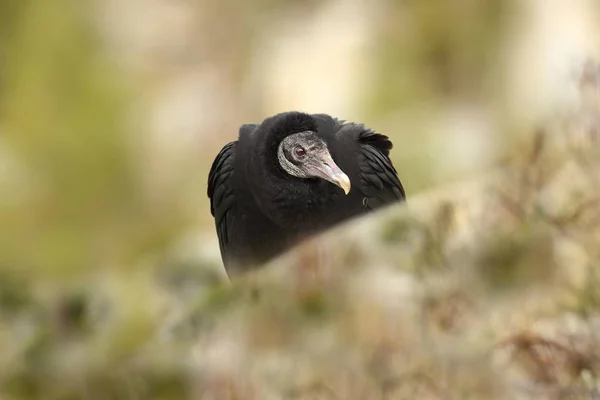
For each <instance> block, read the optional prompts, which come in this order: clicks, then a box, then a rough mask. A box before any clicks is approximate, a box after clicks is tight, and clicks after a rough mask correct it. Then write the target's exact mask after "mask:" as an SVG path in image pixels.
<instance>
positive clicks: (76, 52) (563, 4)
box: [0, 0, 600, 399]
mask: <svg viewBox="0 0 600 400" xmlns="http://www.w3.org/2000/svg"><path fill="white" fill-rule="evenodd" d="M599 37H600V5H599V3H598V2H597V1H596V0H511V1H507V0H487V1H475V0H453V1H450V0H404V1H400V0H369V1H367V0H324V1H317V0H294V1H283V0H252V1H251V0H245V1H240V0H168V1H167V0H104V1H102V0H54V1H48V0H20V1H13V2H2V3H0V49H1V50H2V51H1V52H0V226H1V227H2V229H0V320H1V321H0V322H1V323H0V395H2V394H3V393H4V391H5V390H8V392H10V393H17V392H18V393H25V392H27V390H31V391H30V392H27V393H35V391H33V389H31V388H32V387H34V386H35V384H38V385H39V386H37V387H38V389H39V388H44V387H45V386H44V385H45V384H46V385H48V386H49V387H50V386H52V385H53V384H55V385H58V384H56V382H59V383H60V385H58V386H60V387H58V388H57V386H53V387H54V389H56V390H57V391H58V392H57V393H59V392H60V391H61V390H63V389H64V390H70V389H69V388H71V386H68V385H63V383H64V382H72V381H70V380H69V379H66V378H65V377H66V376H71V374H72V373H75V372H77V370H78V368H79V367H81V368H80V369H79V372H81V374H82V375H85V374H86V373H88V372H90V371H92V372H90V374H92V375H93V373H97V372H98V371H101V372H106V371H109V372H110V371H111V370H112V368H114V367H115V366H120V362H119V361H120V360H121V357H124V358H126V356H128V355H129V356H131V355H132V354H137V353H136V352H137V351H138V350H139V349H140V348H142V347H143V346H144V344H145V343H146V340H149V339H148V338H155V336H158V337H161V336H160V335H161V334H162V325H161V324H162V322H164V321H163V320H162V317H163V316H164V315H165V313H166V312H165V311H164V310H165V308H168V306H169V305H172V304H171V303H170V300H166V299H170V297H169V296H168V295H166V294H165V291H166V290H164V287H163V286H165V285H163V284H164V283H167V286H168V285H171V286H173V287H175V289H176V290H175V292H177V293H178V294H179V293H180V292H181V293H183V292H185V293H186V295H187V294H189V293H188V292H191V293H192V294H193V293H197V292H198V287H199V286H202V285H203V284H204V283H205V282H208V283H211V282H213V281H212V279H213V278H214V277H213V276H212V275H210V274H209V273H207V274H206V275H203V274H204V272H205V270H212V271H215V270H217V271H220V272H222V266H221V264H220V256H219V249H218V244H217V240H216V234H215V232H214V227H213V220H212V216H211V215H210V211H209V205H208V199H207V197H206V180H207V174H208V170H209V168H210V165H211V163H212V161H213V159H214V157H215V155H216V154H217V153H218V151H219V150H220V149H221V147H222V146H223V145H225V144H226V143H227V142H229V141H231V140H234V139H235V138H236V137H237V131H238V128H239V126H240V125H241V124H243V123H248V122H260V121H262V120H263V119H264V118H265V117H267V116H270V115H272V114H275V113H278V112H282V111H289V110H300V111H307V112H318V113H329V114H331V115H333V116H335V117H338V118H341V119H345V120H351V121H357V122H362V123H365V124H366V125H367V126H369V127H370V128H372V129H374V130H376V131H379V132H381V133H384V134H386V135H389V136H390V137H391V138H392V139H393V142H394V144H395V147H394V150H393V151H392V159H393V161H394V164H395V165H396V167H397V169H398V172H399V175H400V178H401V180H402V182H403V183H404V185H405V188H406V191H407V195H408V199H409V201H410V199H411V198H412V197H413V196H416V195H417V194H419V193H425V192H426V191H427V190H429V189H433V188H436V187H439V186H440V185H445V184H448V183H449V182H454V181H457V180H460V179H462V178H465V177H471V176H474V175H478V174H480V173H481V172H482V171H484V170H485V169H486V168H488V167H491V166H492V165H494V164H496V163H498V162H500V161H501V160H503V159H504V158H505V156H506V155H507V152H509V151H512V150H513V149H514V148H516V147H515V146H513V144H514V142H515V141H516V140H517V139H518V138H519V137H520V136H521V135H523V134H524V133H525V132H530V131H532V130H535V127H536V126H537V124H538V122H539V121H542V120H547V118H549V117H552V116H555V115H558V114H563V113H567V112H568V111H569V110H572V109H576V108H577V107H578V102H579V100H580V99H579V97H578V94H577V90H576V82H577V76H579V74H580V73H581V70H582V67H583V63H584V61H585V60H586V59H588V58H589V57H592V58H594V57H596V59H597V58H598V57H599V56H600V54H598V49H600V47H599V45H600V41H599ZM156 272H158V274H155V273H156ZM156 276H158V277H159V279H158V281H159V283H156V280H155V278H156ZM171 286H169V287H171ZM104 295H106V296H107V297H108V298H109V299H111V300H112V302H109V303H110V304H111V306H110V307H108V308H109V309H110V310H112V311H114V312H115V315H116V317H115V318H114V319H111V321H112V322H108V323H107V322H105V320H103V319H102V318H98V319H97V320H96V319H94V318H96V317H98V316H99V315H100V316H102V315H104V314H102V313H103V312H105V311H106V310H105V309H104V308H102V307H100V308H99V309H98V310H96V309H93V307H92V309H93V312H92V317H90V318H91V320H94V321H102V322H101V323H98V324H99V325H100V328H98V327H96V328H98V330H93V331H92V332H93V333H89V332H88V333H81V332H80V331H79V330H77V329H74V328H73V326H72V325H70V324H73V323H74V322H73V321H79V322H80V318H79V316H80V315H82V313H83V312H82V311H81V310H80V308H77V307H79V305H80V304H88V303H87V301H88V300H89V301H90V303H91V304H95V303H94V301H95V300H96V297H102V296H104ZM218 295H219V292H218V289H217V294H216V295H215V297H217V298H218ZM80 296H81V297H80ZM182 297H185V296H182ZM80 298H82V299H84V300H82V301H81V303H80V302H79V299H80ZM178 304H179V303H178ZM179 306H181V304H179ZM72 307H73V308H72ZM81 307H83V306H81ZM86 307H87V306H86ZM111 307H113V308H111ZM181 307H182V308H185V307H186V304H185V302H184V305H183V306H181ZM174 308H175V309H177V307H174ZM86 310H87V308H86ZM115 310H116V311H115ZM86 312H87V311H86ZM109 314H110V313H109ZM85 315H87V314H85ZM110 315H112V314H110ZM86 321H87V320H86ZM79 322H78V323H79ZM88 322H89V321H88ZM90 324H91V323H90ZM83 325H84V326H83V328H82V331H85V329H84V328H85V327H86V326H87V325H85V324H83ZM79 328H80V327H78V329H79ZM73 331H77V334H81V335H82V336H81V337H80V336H77V338H78V339H74V341H73V342H71V341H70V340H71V339H72V336H69V335H71V334H72V332H73ZM85 332H87V331H85ZM157 332H158V333H157ZM86 335H87V336H86ZM65 338H66V339H65ZM81 338H83V339H81ZM78 340H80V341H78ZM72 343H75V344H74V345H72ZM161 343H162V342H161ZM78 345H81V347H78ZM49 354H50V355H51V356H56V355H58V360H59V361H60V362H63V364H60V363H59V364H60V365H62V366H63V367H64V370H63V369H57V368H53V366H55V364H48V365H50V366H51V367H48V368H47V369H43V365H45V364H43V363H41V362H40V359H43V360H46V358H44V357H46V356H48V355H49ZM123 354H125V356H124V355H123ZM165 354H167V355H169V354H170V353H169V352H165V353H161V352H159V351H158V352H156V354H154V355H155V356H156V357H157V358H160V357H161V356H162V355H165ZM36 357H40V358H39V359H38V358H36ZM61 357H65V359H63V358H61ZM50 358H52V357H50ZM53 360H54V359H53ZM65 360H66V362H65ZM54 361H55V360H54ZM157 363H158V361H157ZM149 365H150V364H149ZM152 365H153V364H152ZM87 368H89V369H87ZM55 370H56V371H59V372H56V373H57V374H58V375H60V374H62V373H64V376H62V375H60V378H59V379H55V378H54V377H53V376H52V375H51V374H50V375H44V374H47V373H48V371H55ZM40 371H42V372H40ZM65 371H66V372H65ZM19 374H22V375H19ZM99 374H100V375H101V373H99ZM48 376H49V378H48ZM86 376H87V375H86ZM94 376H95V375H94ZM32 377H33V378H32ZM32 379H33V381H35V382H34V383H35V384H34V383H32V381H31V380H32ZM36 379H39V382H38V381H36ZM44 379H46V380H44ZM60 379H63V381H61V380H60ZM36 382H37V383H36ZM73 385H75V384H74V383H73ZM63 386H64V387H63ZM115 386H117V385H115ZM98 387H100V388H107V387H112V386H111V385H106V384H104V385H103V384H102V383H101V384H99V385H98ZM7 388H8V389H7ZM9 389H10V390H9ZM80 389H81V388H80V387H77V388H76V389H74V390H76V391H79V390H80ZM19 390H20V392H19ZM39 390H40V392H39V393H44V394H46V397H45V398H61V399H64V398H71V397H61V396H60V395H56V396H54V397H52V396H50V394H49V392H47V391H45V389H39ZM52 393H54V392H52ZM78 393H79V392H78ZM0 397H1V396H0ZM25 397H27V396H25ZM10 398H12V397H10ZM30 398H39V397H36V396H31V397H30ZM90 398H92V397H90Z"/></svg>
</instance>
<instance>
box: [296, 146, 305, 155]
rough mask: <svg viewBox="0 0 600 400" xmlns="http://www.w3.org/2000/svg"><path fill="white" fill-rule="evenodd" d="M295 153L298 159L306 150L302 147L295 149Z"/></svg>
mask: <svg viewBox="0 0 600 400" xmlns="http://www.w3.org/2000/svg"><path fill="white" fill-rule="evenodd" d="M295 151H296V155H297V156H298V157H302V156H303V155H305V154H306V150H304V149H303V148H302V147H297V148H296V150H295Z"/></svg>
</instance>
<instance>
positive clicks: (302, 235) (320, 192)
mask: <svg viewBox="0 0 600 400" xmlns="http://www.w3.org/2000/svg"><path fill="white" fill-rule="evenodd" d="M391 149H392V142H391V141H390V140H389V138H388V137H387V136H385V135H382V134H379V133H376V132H374V131H372V130H370V129H368V128H366V127H365V126H364V125H361V124H355V123H345V122H344V121H340V120H337V119H335V118H332V117H330V116H328V115H325V114H312V115H309V114H305V113H301V112H286V113H281V114H277V115H275V116H273V117H270V118H267V119H266V120H265V121H263V122H262V124H246V125H242V127H241V128H240V131H239V136H238V140H237V141H233V142H230V143H228V144H226V145H225V146H224V147H223V149H222V150H221V151H220V152H219V154H218V155H217V157H216V158H215V160H214V162H213V165H212V167H211V170H210V173H209V176H208V197H209V198H210V210H211V213H212V215H213V216H214V218H215V225H216V230H217V235H218V238H219V245H220V249H221V256H222V259H223V263H224V265H225V268H226V269H227V272H228V274H230V275H231V274H232V273H235V272H240V271H242V270H245V269H247V268H251V267H254V266H257V265H260V264H261V263H263V262H266V261H268V260H269V259H271V258H272V257H274V256H276V255H278V254H280V253H282V252H284V251H286V250H288V249H289V248H290V247H292V246H294V245H296V244H297V243H299V242H300V241H302V240H303V239H306V238H307V237H309V236H311V235H313V234H316V233H319V232H321V231H324V230H326V229H328V228H330V227H332V226H334V225H336V224H337V223H340V222H342V221H345V220H348V219H349V218H352V217H355V216H358V215H361V214H364V213H366V212H369V211H370V210H375V209H377V208H380V207H382V206H385V205H388V204H391V203H395V202H398V201H403V200H404V199H405V193H404V188H403V187H402V184H401V183H400V180H399V179H398V175H397V172H396V170H395V168H394V166H393V165H392V162H391V160H390V159H389V152H390V150H391ZM348 190H349V191H348Z"/></svg>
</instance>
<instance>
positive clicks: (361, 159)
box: [358, 130, 406, 209]
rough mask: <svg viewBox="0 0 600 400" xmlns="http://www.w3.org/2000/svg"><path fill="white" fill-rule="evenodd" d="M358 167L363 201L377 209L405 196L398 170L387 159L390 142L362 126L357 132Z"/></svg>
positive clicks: (368, 206)
mask: <svg viewBox="0 0 600 400" xmlns="http://www.w3.org/2000/svg"><path fill="white" fill-rule="evenodd" d="M358 144H359V146H358V148H359V151H358V153H359V154H358V167H359V177H360V182H361V191H362V192H363V194H364V195H365V198H366V200H363V201H364V205H365V206H366V207H367V208H369V209H376V208H378V207H381V206H383V205H385V204H389V203H392V202H395V201H398V200H404V199H405V197H406V195H405V193H404V187H402V183H401V182H400V179H398V173H397V172H396V169H395V168H394V166H393V165H392V162H391V160H390V159H389V154H390V150H391V149H392V146H393V145H392V142H391V141H390V140H389V138H388V137H387V136H385V135H381V134H379V133H375V132H373V131H370V130H364V131H362V132H361V133H360V134H359V135H358Z"/></svg>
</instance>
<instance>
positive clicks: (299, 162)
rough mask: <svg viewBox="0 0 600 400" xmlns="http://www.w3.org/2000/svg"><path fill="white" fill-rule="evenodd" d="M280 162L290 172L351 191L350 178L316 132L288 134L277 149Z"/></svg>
mask: <svg viewBox="0 0 600 400" xmlns="http://www.w3.org/2000/svg"><path fill="white" fill-rule="evenodd" d="M277 158H278V159H279V164H280V165H281V167H282V168H283V170H284V171H285V172H287V173H288V174H290V175H292V176H294V177H296V178H300V179H309V178H319V179H324V180H326V181H328V182H331V183H333V184H334V185H336V186H339V187H340V188H342V189H343V190H344V193H345V194H348V193H349V192H350V178H348V175H346V174H345V173H344V172H343V171H342V170H341V169H340V168H339V167H338V166H337V164H336V163H335V162H334V161H333V158H332V157H331V154H330V153H329V149H328V148H327V144H326V143H325V142H324V141H323V140H322V139H321V138H320V137H319V136H317V134H316V133H315V132H311V131H307V132H300V133H295V134H293V135H289V136H286V137H285V139H283V140H282V141H281V143H280V144H279V149H278V150H277Z"/></svg>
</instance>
